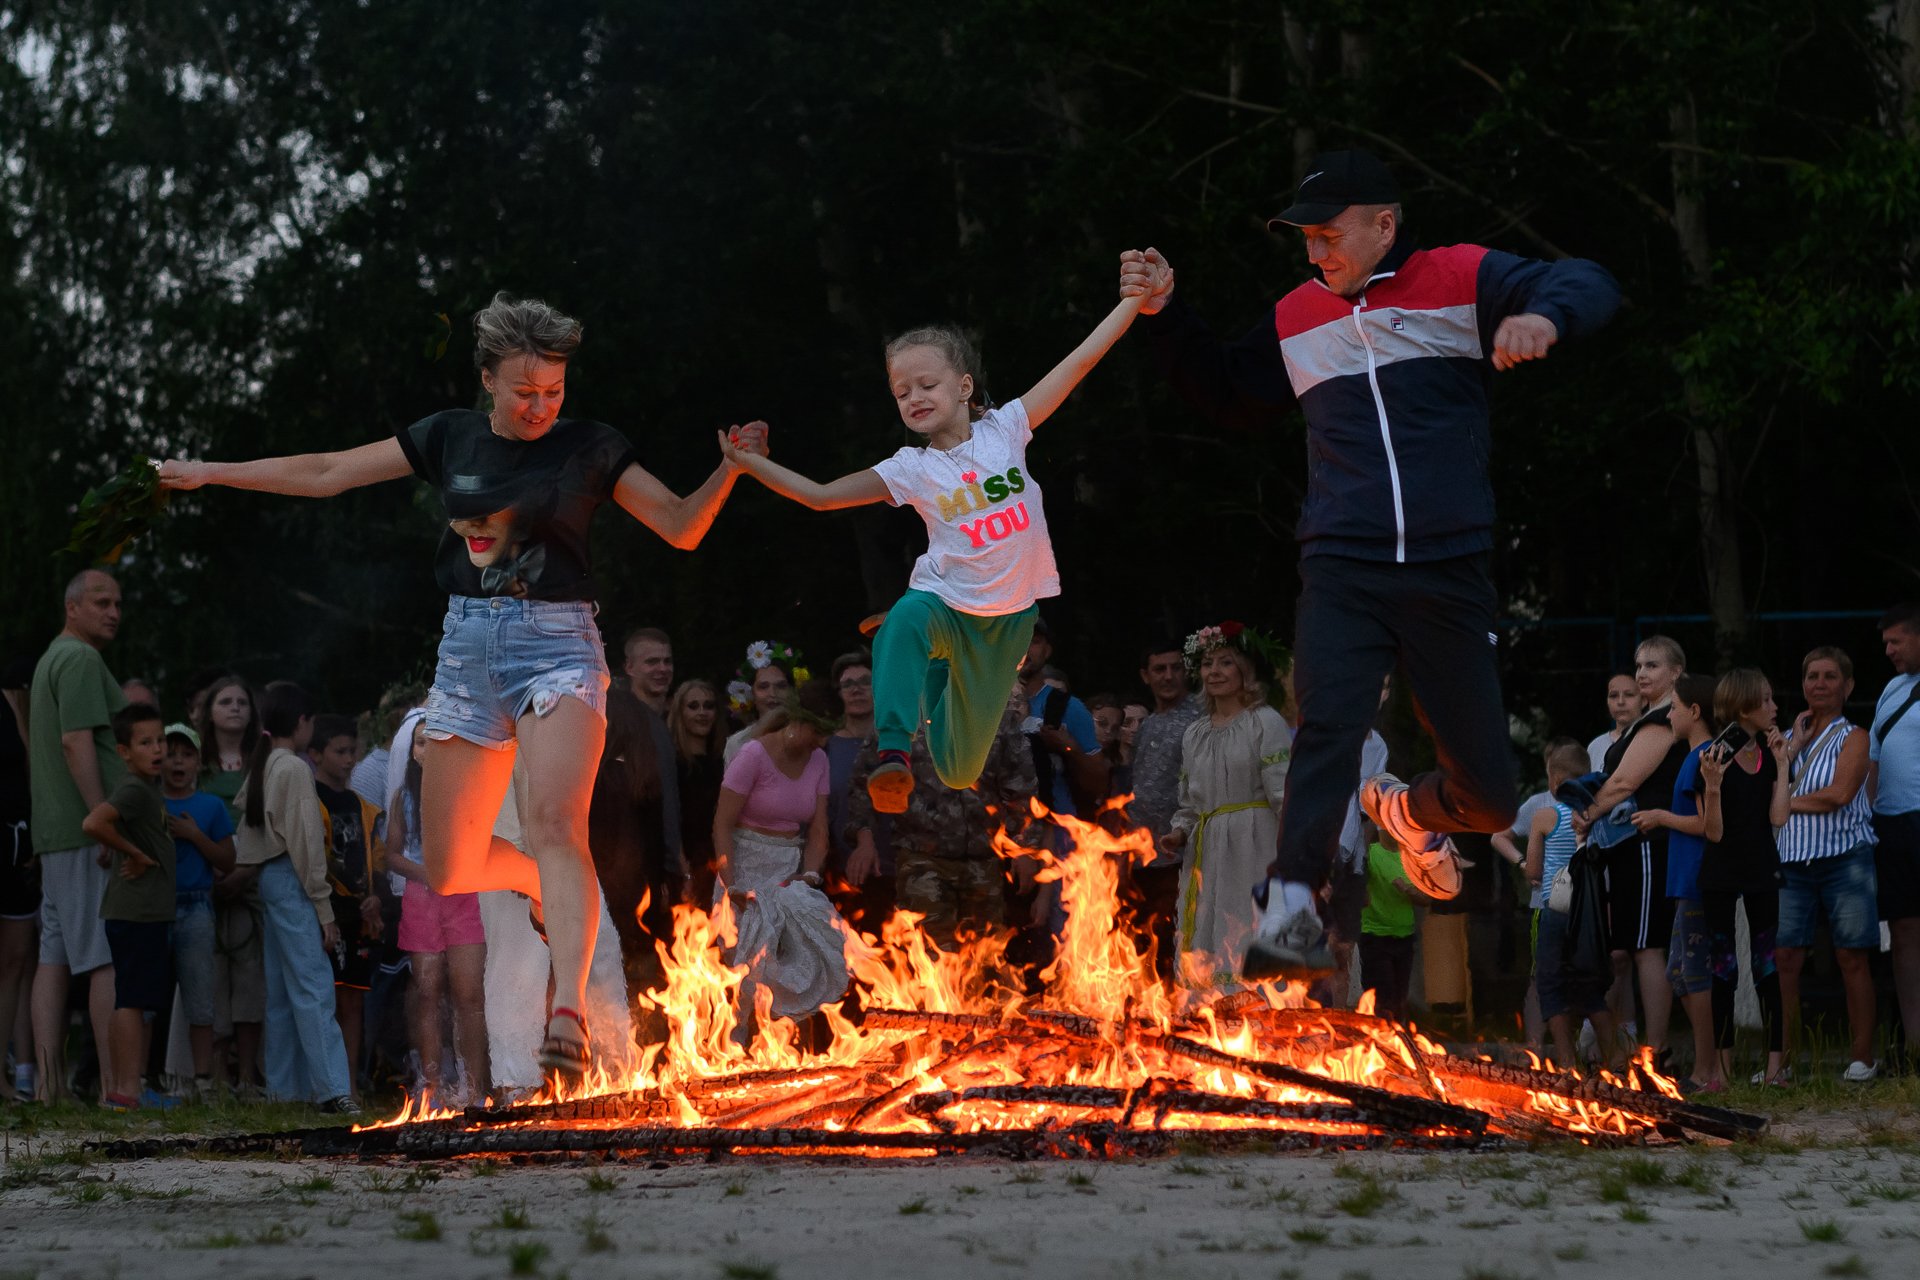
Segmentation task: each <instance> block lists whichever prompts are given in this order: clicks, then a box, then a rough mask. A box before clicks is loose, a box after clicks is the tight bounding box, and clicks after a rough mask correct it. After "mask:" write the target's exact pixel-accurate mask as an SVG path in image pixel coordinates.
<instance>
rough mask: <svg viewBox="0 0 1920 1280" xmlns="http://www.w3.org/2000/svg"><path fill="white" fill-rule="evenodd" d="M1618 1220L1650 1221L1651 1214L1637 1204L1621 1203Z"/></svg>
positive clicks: (1651, 1219)
mask: <svg viewBox="0 0 1920 1280" xmlns="http://www.w3.org/2000/svg"><path fill="white" fill-rule="evenodd" d="M1620 1221H1622V1222H1632V1223H1643V1222H1652V1221H1653V1215H1652V1214H1650V1213H1648V1212H1647V1211H1646V1210H1645V1209H1642V1208H1641V1207H1640V1206H1639V1205H1637V1204H1629V1205H1623V1206H1621V1209H1620Z"/></svg>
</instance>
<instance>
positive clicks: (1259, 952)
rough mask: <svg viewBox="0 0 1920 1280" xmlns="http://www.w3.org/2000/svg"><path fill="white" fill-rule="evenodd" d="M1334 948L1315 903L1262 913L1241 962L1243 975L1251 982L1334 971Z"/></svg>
mask: <svg viewBox="0 0 1920 1280" xmlns="http://www.w3.org/2000/svg"><path fill="white" fill-rule="evenodd" d="M1335 968H1336V966H1335V965H1334V963H1333V952H1331V951H1329V950H1328V949H1327V930H1326V926H1325V925H1323V924H1321V923H1320V913H1319V912H1318V911H1317V910H1315V909H1314V908H1313V906H1312V905H1308V906H1305V907H1300V908H1298V909H1296V910H1294V911H1291V912H1286V913H1284V914H1282V913H1281V912H1278V911H1268V912H1266V913H1264V914H1262V916H1261V918H1260V925H1259V929H1258V932H1257V933H1256V934H1255V935H1254V939H1253V943H1252V945H1250V946H1249V947H1248V948H1247V956H1246V959H1244V960H1242V961H1241V962H1240V976H1241V977H1243V978H1245V979H1246V980H1247V981H1249V982H1258V981H1260V980H1261V979H1263V978H1288V979H1294V980H1298V981H1302V982H1308V981H1312V980H1313V979H1315V978H1323V977H1325V976H1326V975H1327V974H1330V973H1333V972H1334V971H1335Z"/></svg>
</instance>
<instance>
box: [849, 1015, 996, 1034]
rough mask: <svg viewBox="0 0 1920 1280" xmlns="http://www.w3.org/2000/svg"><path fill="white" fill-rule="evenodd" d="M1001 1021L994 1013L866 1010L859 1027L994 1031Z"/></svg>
mask: <svg viewBox="0 0 1920 1280" xmlns="http://www.w3.org/2000/svg"><path fill="white" fill-rule="evenodd" d="M1005 1025H1006V1024H1005V1021H1004V1020H1003V1019H1002V1018H1001V1017H1000V1015H998V1014H995V1013H923V1012H921V1011H920V1010H918V1009H869V1010H867V1014H866V1017H865V1019H863V1020H862V1022H861V1023H860V1026H861V1027H862V1029H864V1030H869V1031H946V1032H955V1033H960V1032H973V1031H998V1030H1000V1029H1001V1028H1002V1027H1003V1026H1005Z"/></svg>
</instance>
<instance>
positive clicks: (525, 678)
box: [426, 596, 608, 748]
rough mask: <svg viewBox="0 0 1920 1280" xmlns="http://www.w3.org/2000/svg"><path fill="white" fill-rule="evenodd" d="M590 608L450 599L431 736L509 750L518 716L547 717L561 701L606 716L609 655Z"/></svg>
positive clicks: (430, 699) (431, 707) (432, 697)
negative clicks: (571, 701)
mask: <svg viewBox="0 0 1920 1280" xmlns="http://www.w3.org/2000/svg"><path fill="white" fill-rule="evenodd" d="M593 612H594V609H593V605H592V604H590V603H588V602H586V601H583V600H516V599H512V598H509V597H502V596H494V597H480V596H449V597H448V599H447V619H446V624H445V627H444V630H443V634H442V636H441V640H440V661H439V665H438V666H437V667H436V668H435V669H434V673H433V689H432V691H431V692H429V693H428V694H427V704H426V713H427V716H426V730H427V736H428V737H430V738H437V739H442V740H444V739H447V738H464V739H466V740H467V741H468V742H472V743H476V744H478V745H480V746H483V747H493V748H500V747H505V746H507V745H508V744H509V743H511V742H512V741H513V740H514V737H515V733H514V725H515V724H516V723H518V721H519V719H520V717H521V716H524V715H527V714H529V713H531V714H533V715H536V716H544V715H548V714H550V713H551V712H552V711H553V709H554V708H555V707H556V706H558V705H559V704H560V699H562V698H578V699H579V700H580V701H582V702H584V703H586V704H587V705H588V706H589V707H592V708H593V710H594V712H595V713H596V714H598V715H599V716H600V718H601V719H603V720H604V719H605V718H606V715H607V684H608V673H607V656H606V650H605V648H604V647H603V646H602V645H601V643H600V628H599V627H598V626H596V625H595V624H594V621H593Z"/></svg>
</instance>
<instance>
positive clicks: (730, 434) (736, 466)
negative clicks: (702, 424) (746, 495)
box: [719, 420, 768, 471]
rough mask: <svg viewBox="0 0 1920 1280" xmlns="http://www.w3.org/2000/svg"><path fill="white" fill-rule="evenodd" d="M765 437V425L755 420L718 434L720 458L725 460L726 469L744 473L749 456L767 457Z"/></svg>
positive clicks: (766, 433)
mask: <svg viewBox="0 0 1920 1280" xmlns="http://www.w3.org/2000/svg"><path fill="white" fill-rule="evenodd" d="M767 435H768V431H767V424H766V423H764V422H760V421H757V420H756V421H753V422H749V423H748V424H747V425H746V426H744V427H740V426H734V427H728V428H727V429H726V430H725V431H722V432H720V433H719V437H720V456H721V457H722V458H723V459H725V460H726V464H727V469H728V470H729V471H744V470H746V468H747V463H746V459H747V458H748V457H749V456H750V455H751V456H758V457H762V458H764V457H767V456H768V454H767Z"/></svg>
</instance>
